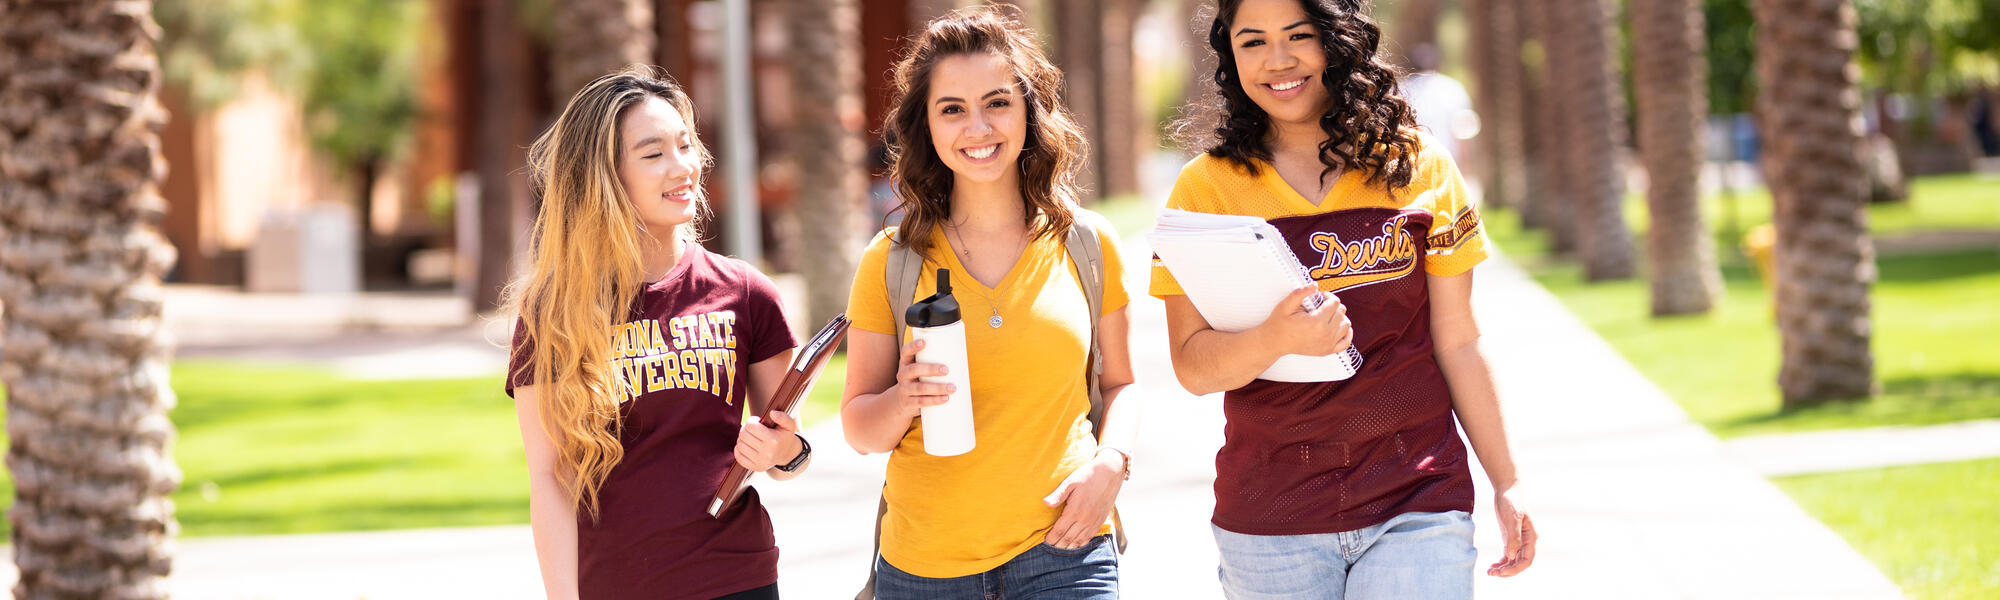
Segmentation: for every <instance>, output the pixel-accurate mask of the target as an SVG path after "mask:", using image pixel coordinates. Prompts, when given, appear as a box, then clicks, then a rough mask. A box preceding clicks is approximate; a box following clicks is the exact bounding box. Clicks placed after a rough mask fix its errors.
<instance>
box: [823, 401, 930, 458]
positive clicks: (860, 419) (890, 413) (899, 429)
mask: <svg viewBox="0 0 2000 600" xmlns="http://www.w3.org/2000/svg"><path fill="white" fill-rule="evenodd" d="M913 420H914V419H913V418H911V417H909V416H907V415H904V414H903V412H902V402H901V400H900V399H898V398H897V397H896V388H895V387H894V386H891V387H890V388H889V389H887V390H883V391H882V393H880V394H862V395H859V396H855V397H854V398H853V399H852V400H848V401H847V404H845V405H843V406H841V407H840V428H841V432H842V433H844V434H845V435H846V437H847V445H849V446H852V447H854V451H856V452H860V453H862V454H875V453H879V452H888V451H891V450H895V449H896V446H897V445H898V444H901V443H902V442H903V435H904V434H906V433H909V431H910V422H911V421H913Z"/></svg>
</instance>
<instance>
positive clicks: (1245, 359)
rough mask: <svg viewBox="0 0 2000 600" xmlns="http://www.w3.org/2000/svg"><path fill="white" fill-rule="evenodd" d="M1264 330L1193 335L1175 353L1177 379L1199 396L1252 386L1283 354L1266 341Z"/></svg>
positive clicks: (1206, 331)
mask: <svg viewBox="0 0 2000 600" xmlns="http://www.w3.org/2000/svg"><path fill="white" fill-rule="evenodd" d="M1261 331H1263V330H1262V329H1261V328H1255V329H1250V330H1247V331H1242V332H1238V333H1224V332H1221V331H1216V330H1214V329H1205V330H1202V331H1198V332H1195V334H1194V335H1192V336H1189V337H1188V340H1187V342H1186V343H1183V344H1181V347H1179V348H1176V349H1175V350H1174V352H1173V353H1172V354H1173V360H1174V377H1175V378H1177V379H1179V380H1180V382H1181V387H1184V388H1187V390H1188V392H1189V393H1192V394H1195V395H1197V396H1200V395H1207V394H1213V393H1215V392H1222V391H1228V390H1233V389H1236V388H1240V387H1243V386H1245V385H1249V384H1250V382H1251V381H1255V380H1256V379H1257V376H1258V375H1260V374H1262V373H1263V372H1264V370H1265V369H1269V368H1271V363H1274V362H1277V361H1278V358H1279V357H1282V356H1284V354H1283V353H1282V352H1278V351H1276V350H1273V349H1272V347H1271V346H1272V345H1271V344H1270V343H1268V342H1266V341H1264V340H1263V339H1262V336H1261V335H1260V332H1261Z"/></svg>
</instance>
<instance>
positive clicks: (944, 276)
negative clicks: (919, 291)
mask: <svg viewBox="0 0 2000 600" xmlns="http://www.w3.org/2000/svg"><path fill="white" fill-rule="evenodd" d="M958 320H959V319H958V299H957V298H953V297H952V295H951V270H950V269H938V270H937V293H935V294H931V296H930V297H929V298H925V299H922V300H918V301H917V302H916V303H914V304H911V305H910V308H909V309H908V310H905V311H903V323H904V324H906V325H909V326H911V327H941V326H944V325H950V324H952V323H957V322H958Z"/></svg>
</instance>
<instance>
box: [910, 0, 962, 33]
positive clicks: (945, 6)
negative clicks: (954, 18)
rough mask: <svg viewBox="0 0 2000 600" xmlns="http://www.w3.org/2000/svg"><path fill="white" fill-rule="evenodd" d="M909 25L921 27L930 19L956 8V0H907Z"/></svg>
mask: <svg viewBox="0 0 2000 600" xmlns="http://www.w3.org/2000/svg"><path fill="white" fill-rule="evenodd" d="M909 2H910V4H909V7H910V26H911V27H913V28H914V27H922V26H923V25H924V24H925V23H928V22H930V20H931V19H935V18H938V17H942V16H944V15H945V13H948V12H951V11H953V10H957V9H958V2H957V0H909Z"/></svg>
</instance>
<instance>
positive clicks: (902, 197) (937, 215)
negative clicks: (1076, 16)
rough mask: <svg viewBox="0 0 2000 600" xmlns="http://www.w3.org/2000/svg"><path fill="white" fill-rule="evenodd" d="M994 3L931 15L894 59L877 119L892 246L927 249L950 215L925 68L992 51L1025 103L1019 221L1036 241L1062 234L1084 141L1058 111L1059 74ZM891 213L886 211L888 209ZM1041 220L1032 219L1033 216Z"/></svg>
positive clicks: (946, 172)
mask: <svg viewBox="0 0 2000 600" xmlns="http://www.w3.org/2000/svg"><path fill="white" fill-rule="evenodd" d="M1005 10H1007V9H1005V8H1001V7H990V6H989V7H975V8H967V9H962V10H959V11H956V12H953V13H951V14H948V15H945V16H943V17H939V18H938V19H937V20H934V21H931V22H930V24H929V25H926V26H925V27H924V30H923V32H922V33H919V34H917V36H916V38H915V39H914V40H912V41H911V42H910V44H909V47H908V48H907V49H906V50H905V51H904V53H903V60H901V61H898V62H897V63H896V69H895V72H894V73H895V82H896V92H895V96H894V100H893V101H891V103H890V113H889V118H888V122H887V123H885V124H883V127H882V129H883V131H882V137H883V143H884V145H886V146H887V147H888V148H889V160H890V165H889V176H890V182H891V183H892V184H893V187H894V188H895V191H896V199H897V201H898V202H899V204H898V206H897V209H898V210H902V211H904V216H903V224H902V226H901V227H900V228H898V234H897V236H896V237H897V238H898V239H897V240H896V243H898V244H902V245H905V246H908V247H910V248H913V249H915V250H917V252H919V253H921V252H923V251H925V250H927V249H929V247H930V231H931V229H932V228H934V227H936V226H938V225H939V224H941V223H944V222H946V221H947V220H948V219H950V218H951V186H952V171H951V168H950V167H946V166H945V164H944V161H943V160H942V159H939V158H938V154H937V149H936V148H934V147H932V146H931V128H930V120H929V112H928V111H929V109H928V107H927V106H926V105H927V100H929V98H930V91H931V71H932V70H933V69H935V68H937V64H938V63H939V62H941V61H943V60H944V59H945V58H948V57H952V56H958V55H964V54H980V53H993V54H997V55H1000V56H1001V57H1002V58H1005V59H1007V63H1008V64H1010V65H1013V67H1014V75H1015V79H1016V82H1017V83H1018V84H1019V85H1020V88H1021V96H1022V98H1023V99H1024V100H1026V102H1025V104H1026V105H1027V107H1028V136H1027V140H1025V141H1024V142H1022V144H1021V157H1020V160H1019V168H1020V170H1021V197H1022V198H1023V199H1024V200H1026V201H1027V206H1026V207H1025V208H1027V209H1028V210H1024V211H1023V212H1022V215H1021V218H1022V219H1023V220H1024V221H1026V222H1028V223H1030V224H1032V225H1033V227H1034V235H1035V237H1037V238H1042V237H1049V236H1058V235H1068V234H1069V226H1070V224H1071V223H1072V222H1074V221H1075V219H1076V215H1075V214H1074V213H1073V212H1071V210H1070V207H1072V206H1075V205H1076V200H1077V197H1078V195H1079V192H1078V188H1077V172H1078V171H1080V170H1082V168H1083V158H1084V156H1085V153H1086V152H1088V151H1089V142H1088V141H1086V140H1085V139H1084V137H1083V131H1082V129H1081V128H1079V127H1077V125H1076V120H1075V119H1072V118H1071V117H1070V115H1069V113H1068V111H1067V110H1065V109H1064V108H1063V104H1062V97H1061V95H1060V90H1062V71H1060V70H1057V69H1056V66H1055V65H1054V64H1053V63H1050V62H1049V59H1048V57H1047V56H1045V55H1043V54H1042V50H1041V47H1040V46H1037V45H1036V44H1035V40H1034V35H1033V34H1032V33H1031V32H1030V31H1029V30H1028V28H1027V26H1025V25H1022V24H1021V21H1020V19H1019V18H1017V17H1016V16H1015V15H1013V14H1008V13H1006V12H1003V11H1005ZM891 212H894V211H891ZM1037 213H1039V214H1040V215H1041V216H1042V217H1043V218H1042V219H1040V220H1039V222H1037V220H1036V219H1035V215H1036V214H1037Z"/></svg>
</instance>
